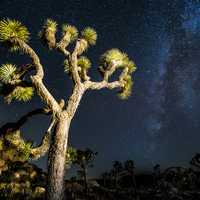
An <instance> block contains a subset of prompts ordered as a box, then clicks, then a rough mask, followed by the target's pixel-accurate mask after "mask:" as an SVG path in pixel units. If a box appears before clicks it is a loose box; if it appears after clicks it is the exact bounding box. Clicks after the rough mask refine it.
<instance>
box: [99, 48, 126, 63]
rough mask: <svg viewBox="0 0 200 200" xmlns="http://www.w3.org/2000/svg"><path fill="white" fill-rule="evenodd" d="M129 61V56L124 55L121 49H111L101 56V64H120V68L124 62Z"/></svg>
mask: <svg viewBox="0 0 200 200" xmlns="http://www.w3.org/2000/svg"><path fill="white" fill-rule="evenodd" d="M126 59H127V55H126V54H124V53H122V52H121V51H120V50H119V49H111V50H108V51H106V52H105V53H104V54H103V55H102V56H101V63H103V64H110V63H113V62H115V63H118V65H119V66H121V65H122V64H123V62H124V60H126Z"/></svg>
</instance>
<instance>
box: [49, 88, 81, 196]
mask: <svg viewBox="0 0 200 200" xmlns="http://www.w3.org/2000/svg"><path fill="white" fill-rule="evenodd" d="M84 91H85V88H84V86H83V85H82V84H79V85H77V86H76V87H75V88H74V91H73V94H72V96H71V97H70V99H69V101H68V105H67V108H66V110H63V111H61V112H60V113H59V114H58V116H57V124H56V127H55V131H54V134H53V138H52V144H51V148H50V151H49V156H48V180H47V192H46V198H47V200H64V199H65V197H64V191H65V187H64V176H65V159H66V151H67V143H68V134H69V127H70V123H71V120H72V119H73V117H74V114H75V112H76V110H77V108H78V105H79V103H80V100H81V98H82V96H83V93H84Z"/></svg>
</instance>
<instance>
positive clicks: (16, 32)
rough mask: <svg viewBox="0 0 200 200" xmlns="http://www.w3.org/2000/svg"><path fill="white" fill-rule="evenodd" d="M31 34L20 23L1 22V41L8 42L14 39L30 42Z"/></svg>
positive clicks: (12, 21)
mask: <svg viewBox="0 0 200 200" xmlns="http://www.w3.org/2000/svg"><path fill="white" fill-rule="evenodd" d="M29 35H30V33H29V32H28V29H27V28H26V27H25V26H24V25H23V24H22V23H21V22H19V21H17V20H11V19H4V20H1V21H0V41H1V42H7V41H10V40H12V39H13V38H16V39H20V40H23V41H24V42H28V39H29Z"/></svg>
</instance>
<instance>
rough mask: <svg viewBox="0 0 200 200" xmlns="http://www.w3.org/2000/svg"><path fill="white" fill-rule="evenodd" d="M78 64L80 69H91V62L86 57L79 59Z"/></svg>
mask: <svg viewBox="0 0 200 200" xmlns="http://www.w3.org/2000/svg"><path fill="white" fill-rule="evenodd" d="M77 64H78V66H79V67H81V68H82V69H84V70H88V69H89V68H90V67H91V62H90V60H89V59H88V58H87V57H85V56H81V57H80V58H79V59H78V63H77Z"/></svg>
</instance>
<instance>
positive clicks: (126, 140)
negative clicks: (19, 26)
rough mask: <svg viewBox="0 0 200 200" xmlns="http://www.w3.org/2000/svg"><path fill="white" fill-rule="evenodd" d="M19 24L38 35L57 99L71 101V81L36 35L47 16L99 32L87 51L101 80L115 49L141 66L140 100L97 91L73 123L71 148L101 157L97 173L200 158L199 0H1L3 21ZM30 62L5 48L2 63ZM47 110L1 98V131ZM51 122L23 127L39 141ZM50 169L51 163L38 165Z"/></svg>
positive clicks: (40, 119)
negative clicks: (102, 60)
mask: <svg viewBox="0 0 200 200" xmlns="http://www.w3.org/2000/svg"><path fill="white" fill-rule="evenodd" d="M6 17H9V18H12V19H13V18H14V19H17V20H20V21H21V22H22V23H23V24H25V25H26V26H27V27H28V29H29V31H30V32H31V37H32V38H31V42H30V44H31V46H32V47H33V48H34V49H35V50H36V51H37V52H38V54H39V55H40V58H41V62H42V64H43V65H44V67H45V83H46V85H47V86H48V88H49V89H50V91H51V92H52V93H53V94H54V96H55V97H56V98H57V99H60V98H63V97H64V98H66V97H67V96H68V95H69V94H70V92H71V83H70V80H69V79H68V77H66V74H64V73H63V69H62V62H63V57H62V55H60V54H59V53H57V52H55V51H48V50H47V49H46V48H44V47H43V46H42V45H41V43H40V41H39V39H38V37H37V34H38V32H39V30H40V28H41V26H42V24H43V22H44V21H45V19H46V18H52V19H54V20H56V21H57V23H58V24H60V25H61V24H62V23H69V24H72V25H75V26H77V28H78V29H79V30H81V29H82V28H83V27H85V26H92V27H93V28H95V29H96V31H97V33H98V40H97V44H96V46H94V47H91V48H90V49H89V51H88V53H87V55H88V57H90V58H91V60H92V63H93V66H94V67H93V68H92V69H91V71H90V75H91V76H92V77H93V78H94V79H95V80H100V78H101V77H100V76H99V74H98V72H97V66H98V58H99V57H100V55H101V54H102V53H104V52H105V51H106V50H107V49H110V48H119V49H121V50H122V51H125V52H127V53H128V55H129V56H130V58H132V59H134V61H135V63H136V64H137V66H138V70H137V72H136V73H135V74H134V88H133V94H132V96H131V97H130V98H129V99H128V100H127V101H122V100H119V99H118V98H117V96H116V91H107V90H102V91H90V92H87V93H86V94H85V96H84V98H83V100H82V101H81V104H80V107H79V109H78V112H77V113H76V116H75V118H74V120H73V122H72V126H71V130H70V144H71V145H73V146H74V147H77V148H86V147H89V148H91V149H93V150H95V151H98V152H99V155H98V157H97V159H96V162H95V167H94V169H92V174H95V175H96V174H99V173H100V172H102V171H104V170H107V169H109V168H110V167H111V165H112V161H113V160H121V161H123V160H126V159H133V160H134V161H135V163H136V167H137V168H138V169H139V170H140V171H144V170H151V169H152V167H153V165H155V164H157V163H160V164H161V166H162V168H166V167H169V166H172V165H176V166H177V165H182V166H187V165H188V162H189V161H190V159H191V157H192V155H193V154H195V153H196V152H200V145H199V144H200V109H199V104H200V92H199V91H200V1H199V0H168V1H167V0H95V1H94V0H82V1H81V0H56V1H55V0H40V1H39V0H38V1H37V0H35V1H34V0H1V2H0V18H1V19H2V18H6ZM5 62H14V63H16V64H20V63H21V64H22V63H23V64H24V63H28V59H27V58H25V59H24V56H23V55H20V56H19V55H10V54H9V53H7V52H4V51H2V50H1V52H0V63H1V64H2V63H5ZM41 105H42V103H41V101H40V99H39V98H38V97H34V98H33V100H32V101H31V102H30V103H27V104H26V103H17V102H14V103H12V104H10V105H6V104H5V103H4V102H3V99H2V98H1V99H0V125H3V124H4V123H6V122H8V121H15V120H17V119H18V118H19V117H20V116H22V115H23V114H25V113H26V112H27V111H30V110H32V109H34V108H38V107H40V106H41ZM48 122H49V119H48V117H45V116H37V117H34V118H33V119H31V120H30V121H29V122H28V123H27V124H26V125H25V126H24V127H23V129H22V131H23V135H24V136H25V137H26V138H27V139H30V140H35V141H36V142H35V144H37V143H39V142H40V140H41V138H42V135H43V133H44V131H45V130H46V128H47V127H48ZM36 163H37V164H38V165H39V166H40V167H44V166H45V165H46V160H45V158H43V159H40V160H38V161H37V162H36Z"/></svg>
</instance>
